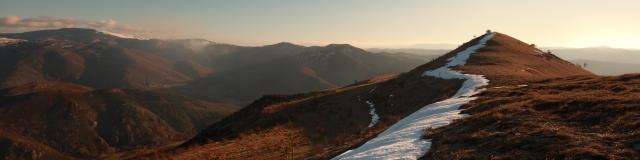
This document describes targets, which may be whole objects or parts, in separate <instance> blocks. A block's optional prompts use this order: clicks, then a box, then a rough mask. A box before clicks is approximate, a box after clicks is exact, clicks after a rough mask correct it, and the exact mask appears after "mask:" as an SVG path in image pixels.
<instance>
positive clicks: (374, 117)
mask: <svg viewBox="0 0 640 160" xmlns="http://www.w3.org/2000/svg"><path fill="white" fill-rule="evenodd" d="M367 105H369V114H370V115H371V122H370V123H369V128H371V127H373V125H376V123H378V120H380V116H378V114H376V105H375V104H373V103H371V101H367Z"/></svg>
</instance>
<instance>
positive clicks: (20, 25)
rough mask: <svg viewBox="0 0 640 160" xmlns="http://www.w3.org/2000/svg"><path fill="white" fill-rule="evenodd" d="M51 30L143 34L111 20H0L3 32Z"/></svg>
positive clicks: (49, 18) (41, 18) (136, 29)
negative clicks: (72, 29)
mask: <svg viewBox="0 0 640 160" xmlns="http://www.w3.org/2000/svg"><path fill="white" fill-rule="evenodd" d="M52 28H93V29H98V30H106V31H112V32H118V33H126V34H141V33H144V32H145V31H144V30H143V29H139V28H134V27H130V26H127V25H123V24H119V23H117V22H116V21H115V20H112V19H108V20H100V21H94V20H77V19H64V18H54V17H35V18H20V17H18V16H6V17H2V18H0V30H1V31H4V32H6V31H16V32H17V31H28V30H38V29H52Z"/></svg>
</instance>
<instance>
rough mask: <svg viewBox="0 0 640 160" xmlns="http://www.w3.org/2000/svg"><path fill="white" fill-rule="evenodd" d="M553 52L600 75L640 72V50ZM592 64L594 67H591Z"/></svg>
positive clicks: (434, 52) (424, 52) (415, 51)
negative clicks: (639, 65) (584, 65)
mask: <svg viewBox="0 0 640 160" xmlns="http://www.w3.org/2000/svg"><path fill="white" fill-rule="evenodd" d="M368 50H369V51H371V52H387V53H411V54H418V55H429V56H438V55H442V54H444V53H445V52H447V51H448V50H442V49H419V48H404V49H403V48H396V49H368ZM542 50H544V51H545V52H546V51H551V52H552V53H553V54H555V55H557V56H558V57H560V58H562V59H566V60H569V61H571V62H574V63H576V64H580V65H583V64H584V63H587V66H586V69H587V70H589V71H591V72H594V73H596V74H598V75H622V74H626V73H638V72H640V67H637V65H638V64H640V50H635V49H621V48H611V47H589V48H558V47H555V48H542ZM589 64H592V65H589Z"/></svg>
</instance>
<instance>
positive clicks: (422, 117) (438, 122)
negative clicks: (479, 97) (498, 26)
mask: <svg viewBox="0 0 640 160" xmlns="http://www.w3.org/2000/svg"><path fill="white" fill-rule="evenodd" d="M494 35H495V33H488V34H485V35H484V37H482V39H480V41H479V42H478V44H476V45H473V46H471V47H468V48H466V49H465V50H463V51H461V52H458V54H457V55H456V56H454V57H451V58H449V59H448V61H449V62H448V63H447V64H446V65H445V66H442V67H440V68H438V69H435V70H431V71H426V72H424V73H423V76H434V77H439V78H443V79H464V80H465V81H464V83H463V84H462V87H461V88H460V89H458V92H456V94H455V95H454V96H453V97H451V98H449V99H446V100H443V101H440V102H436V103H433V104H430V105H427V106H424V107H422V108H421V109H420V110H418V111H416V112H415V113H412V114H411V115H409V116H407V117H405V118H403V119H402V120H400V121H398V122H397V123H396V124H394V125H392V126H391V127H389V128H388V129H387V130H385V131H384V132H382V133H380V134H379V135H378V136H377V137H376V138H373V139H371V140H369V141H367V142H366V143H365V144H363V145H362V146H360V147H358V148H356V149H354V150H349V151H347V152H345V153H342V154H341V155H339V156H337V157H334V158H333V159H417V158H419V157H421V156H422V155H424V154H425V153H426V152H427V151H429V148H431V140H423V139H422V138H421V137H422V135H424V134H425V131H426V129H429V128H438V127H442V126H445V125H448V124H449V123H451V122H452V121H453V120H455V119H459V118H462V117H464V116H465V115H463V114H460V110H459V107H460V106H461V105H463V104H466V103H468V102H469V101H472V100H474V99H476V97H472V96H473V95H475V94H477V93H479V92H481V91H482V90H483V89H480V87H483V86H486V85H488V84H489V80H487V79H486V78H484V76H482V75H472V74H463V73H461V72H459V71H455V70H451V69H450V67H453V66H459V65H464V64H466V62H467V59H469V56H471V54H472V53H475V52H476V51H477V50H478V49H480V48H483V47H485V46H486V43H487V41H488V40H490V39H491V38H493V36H494Z"/></svg>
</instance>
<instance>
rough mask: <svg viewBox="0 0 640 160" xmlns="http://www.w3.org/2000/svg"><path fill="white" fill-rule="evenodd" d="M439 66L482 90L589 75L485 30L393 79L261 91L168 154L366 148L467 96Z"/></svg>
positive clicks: (461, 83)
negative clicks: (292, 92) (178, 150)
mask: <svg viewBox="0 0 640 160" xmlns="http://www.w3.org/2000/svg"><path fill="white" fill-rule="evenodd" d="M443 67H444V68H446V69H449V70H451V74H454V75H456V74H459V75H466V74H469V75H478V77H479V78H481V79H486V80H487V81H484V82H483V81H479V82H478V83H488V84H487V86H484V87H483V86H482V85H480V86H478V87H482V88H486V87H497V86H505V85H524V84H526V83H528V82H531V81H537V80H541V79H548V78H557V77H567V76H579V75H580V76H593V74H591V73H590V72H588V71H585V70H583V69H582V68H580V67H578V66H575V65H573V64H572V63H569V62H566V61H564V60H562V59H560V58H558V57H556V56H554V55H553V54H550V53H545V52H543V51H541V50H539V49H537V48H535V47H533V46H532V45H528V44H526V43H524V42H521V41H519V40H517V39H514V38H512V37H509V36H507V35H504V34H501V33H488V34H486V35H484V36H482V37H478V38H476V39H473V40H471V41H469V42H467V43H464V44H462V45H461V46H460V47H458V48H457V49H455V50H453V51H451V52H449V53H447V54H445V55H443V56H442V57H440V58H437V59H435V60H433V61H431V62H429V63H426V64H424V65H421V66H419V67H417V68H415V69H413V70H411V71H410V72H407V73H404V74H401V75H398V76H393V77H378V78H374V79H371V80H368V81H362V82H358V83H355V84H352V85H349V86H346V87H342V88H338V89H334V90H325V91H320V92H310V93H305V94H295V95H274V96H264V97H262V98H261V99H259V100H257V101H255V102H253V103H252V104H251V105H249V106H247V107H245V108H244V109H242V110H241V111H239V112H236V113H234V114H233V115H231V116H229V117H227V118H225V119H224V120H222V121H220V122H218V123H216V124H214V125H212V126H210V127H209V128H207V129H205V130H203V131H202V132H201V133H200V134H198V135H197V136H196V137H194V138H193V139H191V140H190V141H188V142H187V143H185V144H183V147H189V149H188V150H187V151H186V152H184V153H183V154H178V155H174V156H177V157H182V158H188V157H191V156H209V157H218V158H223V159H249V158H258V157H260V158H265V157H267V158H275V159H278V158H285V157H293V158H294V159H296V158H321V159H327V158H332V157H334V156H337V155H340V154H342V153H345V152H347V151H348V150H352V149H356V148H358V147H359V146H360V147H362V146H366V145H367V143H370V142H367V140H370V139H372V138H374V137H376V136H382V135H384V132H390V130H395V129H400V128H401V127H395V126H396V125H395V124H398V123H404V122H406V121H408V120H405V119H407V118H408V116H409V117H411V116H410V115H411V114H414V113H418V112H420V111H422V110H423V109H426V110H432V109H434V108H431V107H434V105H433V104H438V103H444V102H446V101H447V100H448V99H451V98H456V97H458V96H463V97H466V96H471V95H473V94H466V93H463V92H461V90H462V89H461V88H466V87H469V85H470V84H468V83H469V82H467V81H465V79H462V78H458V77H457V76H452V77H448V76H446V75H444V74H445V73H444V72H442V73H441V72H435V71H437V70H438V69H440V68H443ZM443 77H448V78H443ZM475 83H476V82H473V83H471V84H475ZM482 88H478V89H480V90H478V91H481V90H482ZM474 94H475V93H474ZM470 100H473V98H471V99H470ZM460 105H461V104H458V105H455V106H452V108H451V109H452V110H451V112H447V113H450V115H451V116H455V115H457V112H459V110H457V109H458V107H459V106H460ZM416 111H418V112H416ZM457 117H460V116H457ZM452 118H453V117H452ZM427 121H430V120H429V119H427ZM418 122H420V121H418ZM443 123H450V121H443ZM411 125H415V124H411ZM429 125H431V124H429V123H424V124H422V125H419V126H420V127H422V128H425V129H426V128H432V127H438V126H442V124H438V125H434V126H429ZM390 127H391V128H390ZM385 130H387V131H385ZM383 131H384V132H383ZM381 133H382V134H381ZM412 134H414V133H412ZM414 137H415V136H414ZM419 137H420V136H418V138H419ZM387 138H394V137H387ZM395 138H400V137H395ZM374 140H375V139H374ZM365 142H367V143H365ZM363 143H364V145H363ZM275 144H278V145H275ZM378 147H379V146H378ZM398 147H400V146H398ZM374 148H375V147H374ZM418 150H420V149H418ZM363 151H365V150H363ZM394 151H400V150H386V152H381V153H380V152H378V154H389V155H391V154H396V153H391V152H394ZM422 151H424V150H421V151H420V152H422ZM424 152H426V151H424ZM352 153H355V152H352ZM363 153H373V151H372V152H363ZM421 154H424V153H421ZM355 155H356V156H355V157H354V158H356V159H357V157H361V158H362V157H367V154H365V155H361V154H355ZM368 155H371V154H368ZM415 156H420V155H415ZM415 156H414V158H417V157H415ZM191 158H193V157H191Z"/></svg>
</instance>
